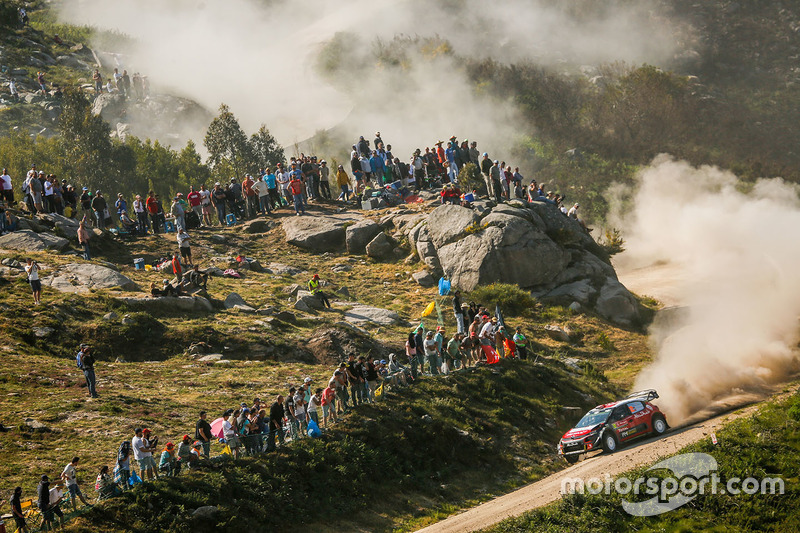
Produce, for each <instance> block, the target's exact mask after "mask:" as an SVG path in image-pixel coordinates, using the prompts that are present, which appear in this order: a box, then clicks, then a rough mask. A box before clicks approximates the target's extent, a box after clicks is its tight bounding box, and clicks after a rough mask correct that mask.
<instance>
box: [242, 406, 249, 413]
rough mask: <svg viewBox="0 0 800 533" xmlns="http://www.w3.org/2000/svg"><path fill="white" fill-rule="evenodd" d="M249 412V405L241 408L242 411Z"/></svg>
mask: <svg viewBox="0 0 800 533" xmlns="http://www.w3.org/2000/svg"><path fill="white" fill-rule="evenodd" d="M249 412H250V408H249V407H245V408H244V409H242V413H249Z"/></svg>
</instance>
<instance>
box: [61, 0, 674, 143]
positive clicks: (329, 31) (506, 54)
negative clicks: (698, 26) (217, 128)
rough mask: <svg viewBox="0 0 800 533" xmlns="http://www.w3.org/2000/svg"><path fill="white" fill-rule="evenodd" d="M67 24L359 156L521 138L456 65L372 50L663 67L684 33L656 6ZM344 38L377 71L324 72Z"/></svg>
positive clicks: (393, 10)
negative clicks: (392, 62) (397, 47)
mask: <svg viewBox="0 0 800 533" xmlns="http://www.w3.org/2000/svg"><path fill="white" fill-rule="evenodd" d="M581 6H584V7H581ZM589 6H591V8H589ZM587 13H589V14H587ZM61 17H62V19H64V20H66V21H69V22H72V23H77V24H90V25H94V26H97V27H100V28H104V29H112V30H117V31H121V32H123V33H125V34H127V35H130V36H131V37H133V38H134V39H135V40H136V43H137V44H136V45H135V48H134V49H133V50H130V51H127V53H126V55H124V56H120V61H121V63H122V67H123V68H128V70H129V72H130V71H133V70H136V71H140V72H143V73H146V74H147V75H148V76H149V78H150V80H151V83H152V86H153V88H154V89H155V90H157V91H158V90H160V91H162V92H171V93H174V94H177V95H180V96H185V97H188V98H192V99H194V100H196V101H197V102H199V103H201V104H202V105H204V106H205V107H207V108H208V109H210V110H212V111H215V110H216V109H217V107H218V106H219V104H220V103H222V102H224V103H226V104H228V105H229V106H230V107H231V109H232V110H233V112H234V113H235V114H236V115H237V117H238V118H239V120H240V122H241V123H242V126H243V127H244V128H245V129H246V130H248V131H254V130H255V129H257V128H258V126H259V125H260V124H261V123H264V124H266V125H267V127H269V128H270V130H271V131H272V133H273V134H274V135H276V137H277V138H278V140H279V141H280V142H281V143H283V144H284V145H291V144H293V143H295V142H297V141H302V140H304V139H306V138H308V137H310V136H312V135H313V134H314V133H315V132H317V131H319V130H327V129H329V128H332V127H334V126H337V125H339V126H340V130H341V129H343V130H344V131H338V132H337V133H338V135H340V136H341V138H342V139H347V146H345V149H347V148H349V144H351V143H352V142H353V141H354V140H355V139H356V138H357V136H358V135H365V136H370V137H371V136H372V134H373V133H375V131H376V130H379V131H381V133H382V135H383V138H384V139H386V140H387V142H389V143H392V144H393V145H394V147H395V149H394V151H395V153H399V154H408V153H410V151H411V150H413V149H414V148H416V147H418V146H419V145H420V144H422V145H423V146H424V145H425V144H432V143H434V142H435V140H436V138H435V137H444V136H449V135H452V134H455V135H457V136H458V137H459V138H460V139H463V138H465V137H466V138H469V139H476V140H479V141H480V142H481V144H480V145H479V148H481V149H489V150H491V149H497V150H499V149H500V148H501V147H504V148H505V151H507V150H508V143H509V142H510V141H511V140H512V139H513V138H516V137H517V136H518V135H520V133H522V132H521V131H520V122H519V120H518V119H517V114H516V106H515V105H513V104H512V103H510V102H498V101H493V100H490V99H488V98H486V97H485V96H482V95H481V94H480V93H479V92H476V90H475V88H474V87H473V86H472V84H470V83H469V82H468V80H467V79H466V76H465V74H464V73H463V71H462V70H461V69H460V68H459V66H458V64H457V63H456V62H455V61H453V59H452V57H448V56H446V55H443V56H438V57H435V58H433V59H431V58H426V60H422V59H420V58H419V57H411V58H409V59H410V60H409V61H407V62H404V63H403V64H402V65H399V66H397V67H393V68H387V67H386V66H385V65H380V66H379V65H377V64H376V59H375V56H374V55H371V54H369V53H367V52H369V51H370V50H371V49H372V47H373V46H374V44H375V42H376V40H377V39H380V40H381V41H383V42H388V43H391V42H392V40H393V39H394V38H395V37H397V36H405V37H408V38H416V37H420V38H429V37H430V38H439V39H446V40H447V41H448V42H449V43H450V44H451V46H452V51H453V53H454V54H457V55H460V56H462V57H473V58H487V57H490V58H492V59H494V60H496V61H500V62H509V61H520V60H531V61H533V62H535V63H538V64H551V65H560V64H563V63H564V62H567V61H569V62H570V63H571V64H573V65H584V64H587V65H595V64H599V63H601V62H613V61H626V62H629V63H631V64H639V63H642V62H651V63H659V64H660V63H662V62H663V61H665V60H667V59H669V58H670V57H672V55H673V54H674V52H675V50H676V47H677V43H678V42H679V41H680V35H681V34H682V31H683V30H682V29H681V27H680V24H678V23H677V22H673V21H670V20H668V19H666V18H665V16H664V15H662V14H659V13H658V12H657V8H656V7H654V6H652V3H651V2H647V1H643V0H642V1H634V2H631V1H617V2H606V3H603V5H602V6H598V5H597V4H596V3H593V2H577V3H576V2H558V1H550V2H547V1H524V0H497V1H495V2H491V3H486V2H483V1H477V0H468V1H464V2H454V1H451V0H440V1H437V2H426V1H423V0H401V1H398V2H375V1H366V0H342V1H338V2H323V1H321V0H226V1H225V2H212V1H207V0H114V1H113V2H108V1H107V0H64V2H63V4H62V9H61ZM337 34H340V35H343V36H344V39H345V40H346V41H349V42H351V43H356V44H357V45H358V47H359V48H358V49H357V50H354V51H353V50H350V51H348V52H347V54H346V55H345V57H343V58H340V59H341V61H342V62H343V63H345V64H346V65H347V64H349V65H348V66H358V65H356V64H357V63H361V64H362V65H360V66H362V67H364V68H362V69H360V70H359V69H355V71H356V72H357V73H358V74H357V75H353V74H351V72H353V69H342V70H341V72H340V76H341V77H346V78H348V79H334V80H331V79H327V78H323V77H321V76H320V75H319V73H318V71H317V68H316V65H317V62H318V58H319V55H320V52H321V51H323V49H324V48H325V46H326V45H327V44H328V43H330V42H331V40H332V39H333V38H334V36H335V35H337ZM104 51H107V50H104ZM525 133H530V132H525ZM201 135H202V132H198V135H197V136H196V139H199V137H201Z"/></svg>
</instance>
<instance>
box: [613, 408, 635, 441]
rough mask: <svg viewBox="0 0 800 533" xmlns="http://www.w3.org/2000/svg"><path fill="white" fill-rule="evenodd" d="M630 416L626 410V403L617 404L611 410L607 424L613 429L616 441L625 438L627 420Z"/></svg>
mask: <svg viewBox="0 0 800 533" xmlns="http://www.w3.org/2000/svg"><path fill="white" fill-rule="evenodd" d="M630 418H631V413H630V411H629V410H628V407H627V404H622V405H618V406H616V407H615V408H614V410H613V411H611V416H609V417H608V426H609V427H610V428H611V429H612V430H613V431H614V433H615V434H616V436H617V440H618V441H623V440H625V439H626V437H627V428H628V421H629V419H630Z"/></svg>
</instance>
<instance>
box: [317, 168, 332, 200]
mask: <svg viewBox="0 0 800 533" xmlns="http://www.w3.org/2000/svg"><path fill="white" fill-rule="evenodd" d="M319 165H320V166H319V187H320V194H321V195H322V197H323V198H325V199H326V200H330V199H331V185H330V181H329V180H330V174H331V169H329V168H328V162H327V161H325V160H324V159H323V160H322V161H320V163H319Z"/></svg>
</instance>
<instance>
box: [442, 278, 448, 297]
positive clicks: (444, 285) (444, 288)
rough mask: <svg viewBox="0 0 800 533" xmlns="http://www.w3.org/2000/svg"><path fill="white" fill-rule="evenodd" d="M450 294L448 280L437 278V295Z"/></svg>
mask: <svg viewBox="0 0 800 533" xmlns="http://www.w3.org/2000/svg"><path fill="white" fill-rule="evenodd" d="M448 294H450V280H449V279H445V278H439V296H447V295H448Z"/></svg>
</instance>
